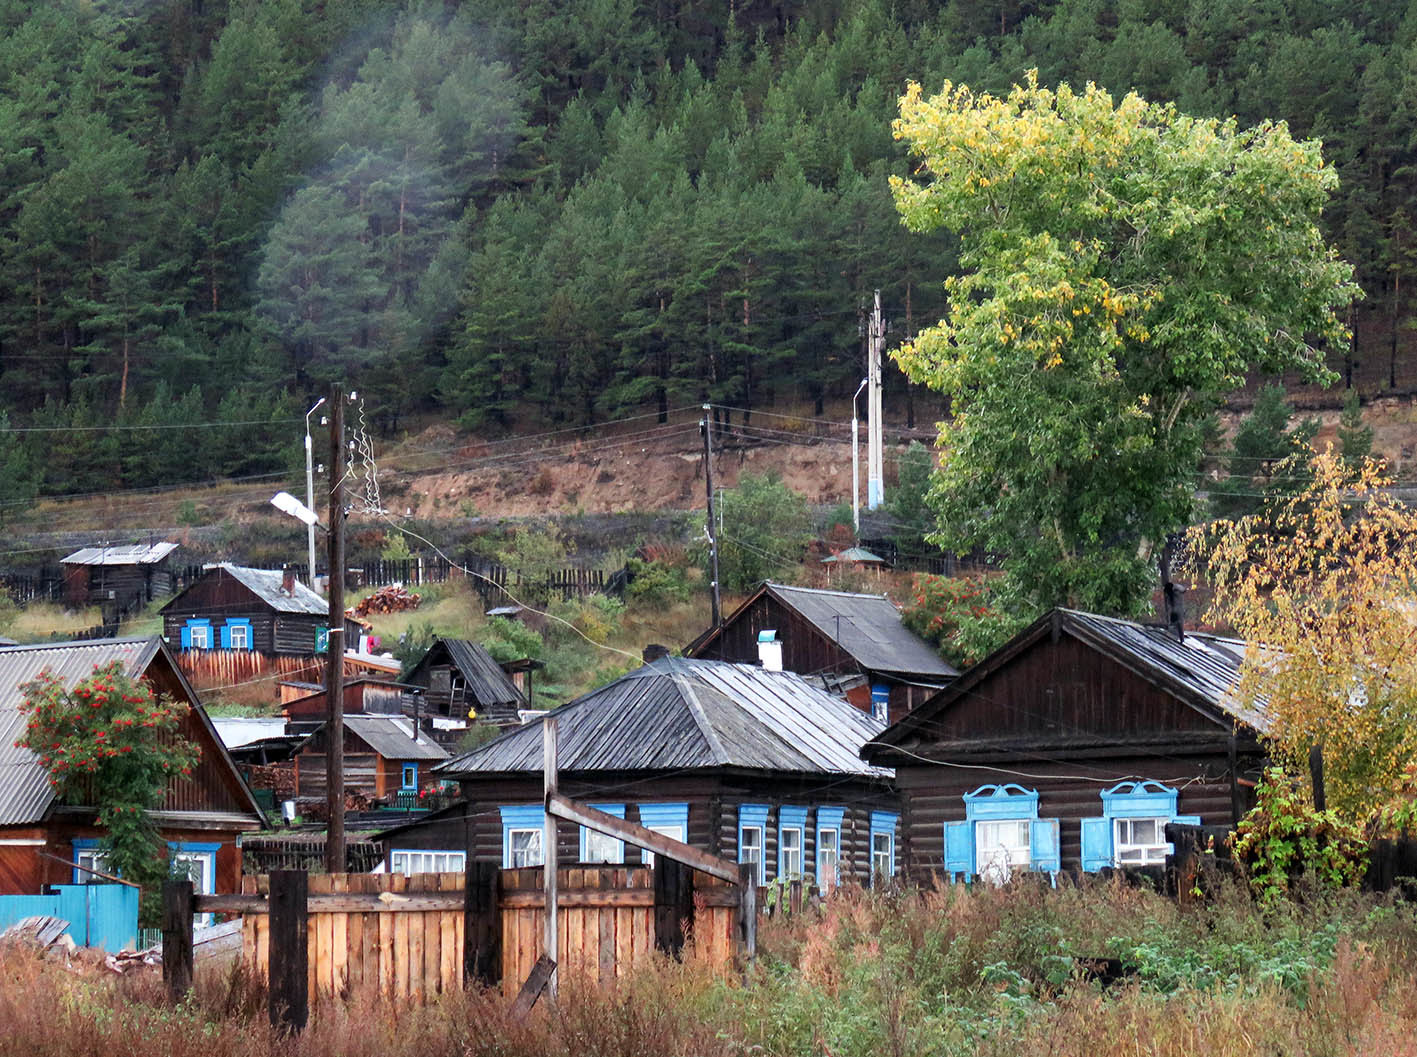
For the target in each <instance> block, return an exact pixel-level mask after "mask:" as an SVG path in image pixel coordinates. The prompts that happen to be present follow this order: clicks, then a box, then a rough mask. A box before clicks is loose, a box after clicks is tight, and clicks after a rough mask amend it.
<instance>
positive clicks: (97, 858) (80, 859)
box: [72, 837, 112, 885]
mask: <svg viewBox="0 0 1417 1057" xmlns="http://www.w3.org/2000/svg"><path fill="white" fill-rule="evenodd" d="M72 844H73V847H74V884H76V885H86V884H104V883H106V882H105V881H104V879H103V878H102V877H98V876H96V875H94V874H91V873H89V872H88V870H81V869H79V867H81V866H88V867H92V868H93V869H95V870H102V871H103V872H104V873H111V872H112V871H111V870H109V869H108V854H107V853H106V852H104V851H103V849H102V848H101V847H100V846H99V842H98V839H97V838H95V837H77V838H75V839H74V840H73V841H72Z"/></svg>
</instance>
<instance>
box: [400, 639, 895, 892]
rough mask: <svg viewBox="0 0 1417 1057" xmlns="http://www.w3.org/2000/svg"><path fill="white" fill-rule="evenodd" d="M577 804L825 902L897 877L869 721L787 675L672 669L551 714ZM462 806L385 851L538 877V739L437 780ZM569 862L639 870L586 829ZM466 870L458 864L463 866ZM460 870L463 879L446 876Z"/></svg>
mask: <svg viewBox="0 0 1417 1057" xmlns="http://www.w3.org/2000/svg"><path fill="white" fill-rule="evenodd" d="M550 714H551V715H554V716H556V717H557V722H558V742H559V768H558V769H559V772H560V779H559V784H560V788H561V791H562V792H563V793H565V794H566V795H568V796H572V797H576V798H578V799H581V800H583V801H585V802H587V803H589V804H591V805H592V806H595V807H598V808H600V809H601V810H603V811H607V812H609V813H611V814H615V815H618V816H619V817H621V818H627V819H629V820H630V821H634V822H639V823H640V824H642V825H644V826H646V827H648V828H650V829H653V830H656V831H657V832H661V833H664V834H666V835H668V836H672V837H676V838H678V839H680V840H684V841H687V842H688V843H690V844H692V845H694V846H696V847H698V848H701V849H703V850H704V851H707V852H709V853H711V854H714V855H720V856H723V857H726V858H728V859H736V860H738V861H740V862H754V863H757V864H758V870H759V880H760V882H762V883H767V882H769V881H772V880H773V879H775V878H801V879H806V880H809V881H813V882H815V883H818V884H821V885H825V886H828V887H829V886H830V885H832V884H834V883H837V882H838V881H840V880H844V879H846V878H855V879H858V880H861V881H863V882H864V881H868V880H869V879H871V877H872V876H873V874H884V875H889V874H891V873H893V871H894V868H895V839H896V821H897V807H896V798H895V795H894V793H893V792H892V791H891V787H890V777H891V776H890V772H889V771H888V770H885V769H883V768H880V767H875V766H870V765H867V764H864V763H862V761H861V759H860V757H859V752H860V749H861V746H862V745H863V744H864V743H865V742H867V741H869V740H870V739H871V738H873V737H875V736H876V735H877V734H879V733H880V731H881V728H882V725H881V724H880V723H879V722H877V721H876V720H874V719H872V718H871V717H870V716H869V715H867V714H865V713H863V712H860V711H858V710H857V709H855V708H853V707H851V706H850V705H848V704H847V703H846V702H844V701H842V700H841V699H840V698H836V697H832V696H831V695H829V694H827V693H824V692H823V691H821V690H819V689H817V688H815V687H813V686H811V685H810V684H808V683H807V682H805V681H804V680H803V679H802V678H801V677H800V676H797V675H794V674H792V673H790V672H769V671H764V670H763V669H761V668H756V667H751V666H747V665H737V664H726V663H722V662H718V661H696V660H684V659H682V658H670V657H665V658H662V659H660V660H657V661H655V662H654V663H652V664H649V665H647V666H645V667H644V668H641V669H638V670H637V671H633V672H630V673H629V674H627V675H624V676H622V677H621V678H619V679H617V680H615V681H614V682H612V683H609V684H607V685H606V686H603V687H601V688H600V689H598V690H594V691H592V692H591V693H589V694H586V695H585V696H584V697H581V698H579V699H577V700H576V701H573V702H571V703H570V704H568V705H565V706H563V707H561V708H559V709H557V710H555V711H554V712H552V713H550ZM435 773H437V774H439V775H441V776H444V777H448V778H454V779H456V780H458V781H459V782H460V783H461V785H462V792H463V796H464V798H465V800H464V801H463V802H460V803H459V804H456V805H454V806H453V807H452V808H449V809H447V810H445V811H443V812H441V813H439V814H438V815H436V816H434V817H432V818H427V819H423V820H420V823H419V824H418V825H416V826H405V827H400V828H398V829H395V830H391V831H389V832H388V833H385V834H383V835H382V836H381V839H382V840H383V842H384V845H385V849H386V861H387V862H388V868H389V869H391V870H400V869H405V868H407V866H408V864H409V863H411V862H423V861H425V860H426V861H435V860H434V859H430V858H427V857H429V856H433V857H437V856H441V858H436V861H438V862H442V863H447V862H450V861H462V862H465V861H466V856H467V853H468V852H469V851H471V852H472V854H473V857H474V858H476V859H480V860H488V861H494V862H501V863H502V864H503V865H504V866H526V865H534V864H536V863H539V862H540V861H541V826H542V821H543V812H542V727H541V723H540V722H533V723H529V724H527V725H526V726H525V727H521V728H519V729H517V730H514V731H512V732H510V733H507V734H504V735H503V736H502V737H500V738H498V739H497V740H495V741H492V742H489V743H488V744H486V745H483V746H481V747H479V748H477V749H475V750H473V751H472V752H469V753H467V754H465V755H463V756H460V757H458V758H456V759H454V760H451V761H449V762H448V763H447V764H444V765H443V766H441V767H439V768H437V770H436V772H435ZM557 839H558V842H559V843H558V851H559V853H560V855H561V856H562V859H563V861H566V862H577V861H580V862H616V863H629V864H636V863H641V862H643V861H644V858H643V856H642V855H641V853H640V851H639V850H638V849H636V848H634V847H626V846H625V845H623V844H622V843H621V842H619V841H615V840H610V839H608V838H604V837H601V836H599V835H597V834H594V833H592V832H590V831H587V830H584V829H582V828H581V827H578V826H575V825H572V824H569V823H561V824H559V825H558V827H557ZM459 857H461V859H459ZM449 868H457V867H449Z"/></svg>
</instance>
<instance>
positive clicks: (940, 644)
mask: <svg viewBox="0 0 1417 1057" xmlns="http://www.w3.org/2000/svg"><path fill="white" fill-rule="evenodd" d="M901 620H902V621H903V622H904V623H905V626H906V627H907V628H909V629H910V630H911V631H913V632H915V634H917V635H919V636H920V637H921V638H923V639H926V640H928V641H929V642H932V643H934V645H935V648H936V649H937V650H939V652H940V656H942V657H943V658H945V660H947V661H949V662H950V663H951V664H953V665H955V666H956V667H957V668H967V667H968V666H969V665H971V664H974V663H976V662H977V661H980V660H982V659H983V658H984V657H986V656H988V655H989V654H990V653H992V652H993V651H994V650H995V649H997V648H998V647H999V646H1002V645H1003V644H1004V643H1005V642H1007V641H1008V639H1009V636H1010V635H1012V634H1013V633H1014V632H1016V631H1018V630H1019V624H1018V622H1017V621H1016V620H1012V619H1010V618H1009V617H1007V616H1004V615H1003V614H1001V613H1000V612H999V611H998V609H997V608H996V607H995V606H994V604H993V600H992V599H991V598H990V585H989V581H988V580H987V579H986V578H984V577H982V576H935V575H933V574H930V573H917V574H916V575H915V576H914V577H912V578H911V582H910V601H909V602H908V603H907V604H906V606H905V609H904V611H903V612H902V613H901Z"/></svg>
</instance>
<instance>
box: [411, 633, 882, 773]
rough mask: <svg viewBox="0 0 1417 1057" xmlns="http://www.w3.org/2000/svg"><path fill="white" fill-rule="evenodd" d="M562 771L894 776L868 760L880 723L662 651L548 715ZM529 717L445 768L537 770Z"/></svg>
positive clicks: (793, 679) (726, 666) (828, 700)
mask: <svg viewBox="0 0 1417 1057" xmlns="http://www.w3.org/2000/svg"><path fill="white" fill-rule="evenodd" d="M549 714H550V715H554V716H556V717H557V719H558V729H557V759H558V764H559V766H560V769H561V770H562V771H567V772H570V771H576V772H582V771H637V770H646V771H662V770H680V769H684V768H717V767H733V768H743V769H748V770H757V771H786V772H795V773H807V774H834V775H860V776H862V777H867V778H889V777H890V774H891V772H890V771H889V770H886V769H884V768H880V767H872V766H868V765H866V764H864V763H862V761H861V758H860V755H859V754H860V751H861V746H862V745H864V744H865V743H866V742H867V741H870V740H871V739H872V738H874V737H876V736H877V735H878V734H879V733H880V732H881V729H882V727H883V724H882V723H881V722H880V721H879V720H876V719H873V718H872V717H871V716H870V715H868V714H867V713H865V712H862V711H860V710H859V709H856V708H854V707H853V706H851V705H849V704H847V703H846V702H845V701H842V700H840V699H838V698H835V697H832V696H830V695H828V694H826V693H823V692H822V691H821V690H818V689H816V688H815V687H812V686H810V685H808V684H807V683H806V682H805V681H804V680H803V679H802V678H801V677H800V676H798V675H794V674H793V673H791V672H770V671H765V670H764V669H762V668H758V667H755V666H752V665H746V664H730V663H728V662H726V661H700V660H686V659H683V658H679V657H663V658H660V659H659V660H657V661H655V662H654V663H653V664H649V665H646V666H645V667H643V668H640V669H637V670H636V671H633V672H630V673H629V674H628V675H623V676H621V677H620V678H619V679H616V680H615V681H614V682H613V683H609V684H607V685H605V686H603V687H601V688H599V689H598V690H592V691H591V692H590V693H588V694H586V695H584V696H582V697H580V698H578V699H577V700H575V701H572V702H571V703H570V704H568V705H563V706H561V707H560V708H558V709H556V710H555V711H554V712H551V713H549ZM541 739H542V734H541V724H540V723H536V722H533V723H529V724H527V725H526V726H524V727H521V728H519V729H517V730H514V731H511V732H510V733H508V734H504V735H503V736H502V737H500V738H498V739H496V740H495V741H491V742H488V743H487V744H486V745H482V746H479V747H478V748H476V749H474V750H473V751H472V752H469V753H466V754H465V755H463V756H459V757H458V758H457V759H455V760H451V761H450V762H448V763H446V764H444V765H443V766H441V767H439V768H438V770H439V772H440V773H442V774H444V775H447V776H448V777H454V778H456V777H471V776H473V775H481V774H498V773H510V772H537V773H539V772H540V771H541V764H542V757H541V752H542V748H541Z"/></svg>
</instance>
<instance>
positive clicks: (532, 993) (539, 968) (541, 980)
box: [510, 954, 556, 1021]
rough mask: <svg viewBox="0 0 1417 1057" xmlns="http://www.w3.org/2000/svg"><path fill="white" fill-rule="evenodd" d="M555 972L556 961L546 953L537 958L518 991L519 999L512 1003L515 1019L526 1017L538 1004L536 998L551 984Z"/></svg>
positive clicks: (513, 1017)
mask: <svg viewBox="0 0 1417 1057" xmlns="http://www.w3.org/2000/svg"><path fill="white" fill-rule="evenodd" d="M555 972H556V963H555V962H554V961H552V960H551V959H550V958H548V957H546V955H544V954H543V955H542V956H541V957H540V958H538V959H537V960H536V964H535V965H534V966H532V969H531V972H529V973H527V977H526V983H524V984H522V987H521V990H520V991H519V992H517V1000H516V1001H515V1002H513V1003H512V1008H511V1013H510V1015H511V1019H512V1020H513V1021H518V1020H524V1019H526V1015H527V1014H528V1013H530V1012H531V1007H532V1006H534V1005H536V1000H537V999H538V998H540V997H541V993H542V992H543V991H545V990H546V989H547V987H548V986H549V985H550V983H551V977H552V975H553V974H554V973H555Z"/></svg>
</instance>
